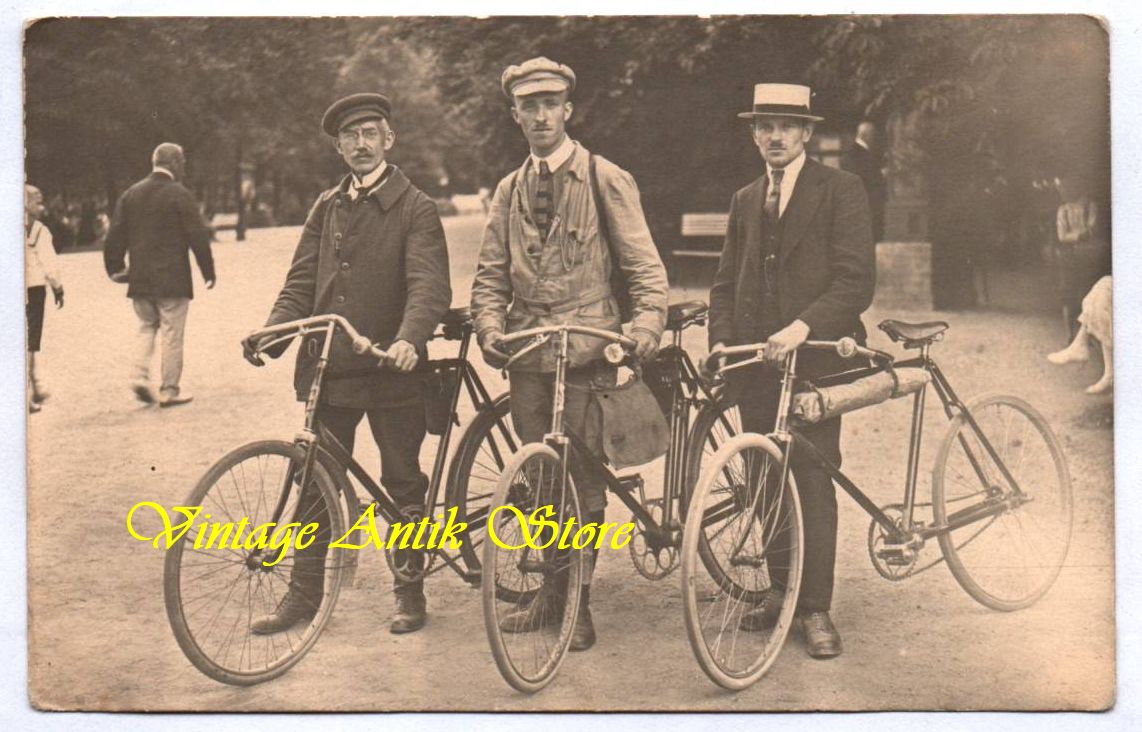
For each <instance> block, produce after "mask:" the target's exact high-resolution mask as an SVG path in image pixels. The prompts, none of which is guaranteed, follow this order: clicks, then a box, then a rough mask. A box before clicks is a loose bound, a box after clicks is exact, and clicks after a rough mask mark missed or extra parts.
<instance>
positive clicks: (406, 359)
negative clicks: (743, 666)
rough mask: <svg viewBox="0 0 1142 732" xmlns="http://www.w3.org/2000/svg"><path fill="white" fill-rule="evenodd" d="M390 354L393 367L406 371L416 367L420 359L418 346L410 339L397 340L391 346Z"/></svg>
mask: <svg viewBox="0 0 1142 732" xmlns="http://www.w3.org/2000/svg"><path fill="white" fill-rule="evenodd" d="M388 354H389V362H390V363H392V365H393V368H395V369H396V370H397V371H402V372H404V373H408V372H409V371H412V370H413V369H414V368H416V364H417V362H418V361H419V360H420V356H419V355H418V354H417V352H416V346H414V345H412V344H411V343H409V342H408V341H395V342H394V343H393V344H392V345H391V346H389V350H388Z"/></svg>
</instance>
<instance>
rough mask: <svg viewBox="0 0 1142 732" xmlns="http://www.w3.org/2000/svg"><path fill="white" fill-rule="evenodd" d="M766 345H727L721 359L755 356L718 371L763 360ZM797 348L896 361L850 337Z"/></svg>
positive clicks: (884, 362) (887, 362) (886, 362)
mask: <svg viewBox="0 0 1142 732" xmlns="http://www.w3.org/2000/svg"><path fill="white" fill-rule="evenodd" d="M765 346H766V342H765V341H762V342H761V343H746V344H744V345H741V346H727V347H726V348H722V349H721V350H719V351H718V352H717V355H718V356H720V357H721V359H724V358H726V357H729V356H744V355H752V356H753V358H750V359H748V360H745V361H738V362H736V363H732V364H727V363H725V362H724V361H723V363H722V364H721V365H720V366H719V367H718V369H717V373H718V374H722V373H725V372H726V371H730V370H732V369H735V368H740V367H742V366H745V365H747V364H752V363H757V362H759V361H761V360H762V352H763V351H764V350H765ZM797 350H799V351H800V350H816V351H834V352H836V354H837V355H838V356H840V357H841V358H855V357H857V356H860V357H862V358H867V359H869V360H871V361H875V362H876V363H878V364H880V365H882V366H891V365H892V363H893V362H894V361H895V359H894V358H893V356H892V354H889V353H885V352H884V351H878V350H876V349H875V348H868V347H866V346H862V345H860V344H859V343H857V342H856V340H854V339H853V338H848V337H845V338H841V339H840V340H836V341H805V342H804V343H802V344H801V345H800V346H798V347H797ZM710 355H711V357H713V356H714V355H715V354H713V353H711V354H710Z"/></svg>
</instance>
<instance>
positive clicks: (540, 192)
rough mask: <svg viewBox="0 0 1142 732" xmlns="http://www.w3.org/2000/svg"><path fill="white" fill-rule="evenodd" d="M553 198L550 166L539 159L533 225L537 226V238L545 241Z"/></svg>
mask: <svg viewBox="0 0 1142 732" xmlns="http://www.w3.org/2000/svg"><path fill="white" fill-rule="evenodd" d="M554 198H555V181H554V180H553V177H552V175H551V168H549V167H547V161H545V160H541V161H539V179H538V180H537V181H536V186H535V210H534V211H532V214H533V215H534V216H535V225H536V226H537V227H538V228H539V238H540V240H541V241H547V234H548V233H549V232H550V230H551V209H552V201H553V200H554Z"/></svg>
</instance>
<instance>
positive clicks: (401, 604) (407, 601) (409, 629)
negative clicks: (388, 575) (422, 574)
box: [389, 582, 428, 635]
mask: <svg viewBox="0 0 1142 732" xmlns="http://www.w3.org/2000/svg"><path fill="white" fill-rule="evenodd" d="M393 595H394V597H396V611H395V612H393V619H392V623H391V624H390V625H389V632H390V633H392V634H394V635H400V634H402V633H414V632H416V631H418V630H420V629H421V628H423V627H424V623H425V621H426V620H428V601H427V600H426V599H425V597H424V583H423V582H397V583H396V584H395V586H394V588H393Z"/></svg>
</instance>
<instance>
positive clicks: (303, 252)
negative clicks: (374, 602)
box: [246, 94, 452, 635]
mask: <svg viewBox="0 0 1142 732" xmlns="http://www.w3.org/2000/svg"><path fill="white" fill-rule="evenodd" d="M391 118H392V105H391V104H390V102H389V100H388V98H387V97H385V96H383V95H381V94H352V95H350V96H347V97H345V98H343V99H339V100H338V101H336V102H334V103H333V104H332V105H330V107H329V109H328V110H327V111H326V112H325V115H324V116H323V117H322V120H321V127H322V129H323V130H324V131H325V133H326V134H328V135H329V136H330V137H332V138H333V140H334V147H336V149H337V151H338V153H339V154H340V155H341V157H342V158H343V159H344V160H345V163H346V164H347V165H348V166H349V169H350V173H349V174H348V175H346V176H345V177H344V178H342V179H341V182H340V183H338V184H337V185H336V186H334V187H333V188H330V189H329V190H327V191H325V192H324V193H322V194H321V195H320V196H319V197H318V199H317V201H316V203H314V204H313V208H312V209H311V210H310V212H309V216H308V218H307V219H306V222H305V228H304V229H303V230H302V234H301V240H300V241H299V242H298V245H297V250H296V251H295V253H294V257H293V264H292V265H291V266H290V269H289V273H288V274H287V275H286V281H285V284H284V285H283V286H282V289H281V293H280V294H279V295H278V298H277V302H275V303H274V307H273V309H272V311H271V312H270V317H269V319H268V320H267V321H266V324H267V325H276V324H278V323H284V322H287V321H291V320H297V319H299V318H305V317H309V316H312V315H320V314H327V313H337V314H339V315H343V316H344V317H345V318H346V319H347V320H348V321H349V322H350V323H352V324H353V327H354V328H356V329H357V331H358V332H360V333H361V335H363V336H366V337H367V338H368V339H369V340H370V341H371V342H373V343H377V344H379V345H380V347H381V348H382V349H384V350H385V351H387V352H388V353H389V355H390V359H391V363H387V364H386V366H387V368H384V369H377V368H376V365H377V364H376V361H375V359H371V358H370V357H368V356H359V355H357V354H355V353H353V350H352V347H351V344H350V342H349V340H348V339H347V338H345V337H344V336H342V335H340V334H339V335H338V336H337V337H336V338H335V339H334V341H333V344H332V350H331V352H330V357H329V365H328V368H329V373H330V374H336V373H338V372H342V373H345V372H350V373H352V374H353V375H352V376H349V375H348V374H346V376H345V377H343V378H337V379H328V380H327V381H326V382H325V383H324V385H323V387H322V394H321V403H320V404H319V405H318V410H317V418H318V420H319V421H320V422H321V424H322V425H323V426H324V427H325V428H326V429H328V430H329V432H330V433H332V434H333V436H334V437H336V438H337V440H338V441H340V442H341V444H342V445H344V446H345V447H346V449H348V450H349V451H350V452H352V450H353V442H354V436H355V434H356V431H357V425H358V423H359V422H360V421H361V419H362V418H363V417H368V420H369V428H370V430H371V431H372V433H373V439H374V440H375V441H376V443H377V447H378V448H379V449H380V452H381V470H382V473H383V474H382V475H381V483H382V484H383V485H384V486H385V488H386V489H387V490H388V492H389V494H390V495H391V496H392V497H393V499H394V500H395V501H396V502H397V505H398V506H399V507H400V508H401V509H402V511H404V513H405V514H406V516H408V517H409V520H419V519H420V515H421V513H423V502H424V495H425V491H426V490H427V488H428V478H427V477H426V476H425V475H424V473H422V472H421V470H420V465H419V455H420V446H421V443H422V442H423V441H424V436H425V431H426V427H425V416H424V402H423V399H424V397H423V389H422V380H423V371H424V369H423V366H424V364H425V362H426V360H427V351H426V344H427V342H428V339H429V338H430V337H431V336H432V333H433V331H434V330H435V329H436V326H437V324H438V323H439V322H440V319H441V318H442V317H443V316H444V314H445V313H446V312H447V311H448V306H449V305H450V304H451V302H452V290H451V288H450V286H449V271H448V248H447V245H446V243H445V240H444V228H443V226H442V225H441V223H440V216H439V214H438V213H437V209H436V204H435V203H434V202H433V201H432V199H430V198H429V197H428V196H427V195H425V194H424V193H423V192H422V191H420V190H419V189H418V188H416V187H415V186H414V185H412V183H410V182H409V180H408V178H406V177H405V175H404V173H402V172H401V171H400V169H398V168H397V167H396V166H394V165H392V164H390V163H388V162H386V161H385V154H386V153H387V152H388V150H389V149H391V148H392V146H393V143H394V142H395V140H396V135H395V133H394V132H393V129H392V127H391V126H390V120H391ZM394 262H395V263H397V264H396V265H394ZM311 338H312V339H314V340H311ZM249 345H252V344H247V349H246V356H247V359H248V360H250V361H251V363H254V364H255V365H261V360H260V359H259V358H258V357H257V356H256V355H255V354H254V352H253V349H252V348H250V347H249ZM320 346H321V341H320V336H312V337H311V336H307V337H306V338H305V339H304V340H303V341H302V343H301V344H300V348H299V350H298V356H297V368H296V371H295V374H294V387H295V389H296V391H297V398H298V400H299V401H304V400H305V399H306V397H307V396H308V393H309V387H310V383H311V381H312V379H313V376H314V371H315V368H316V366H317V360H318V356H319V354H320V352H321V348H320ZM271 355H273V356H277V355H280V351H278V352H277V353H271ZM316 498H317V496H316V490H314V491H312V492H310V491H309V490H308V489H307V491H304V492H303V493H302V497H301V499H299V504H300V503H301V502H307V503H306V504H305V505H312V504H313V502H314V500H316ZM300 511H301V509H300V508H299V512H300ZM317 515H318V516H319V518H320V517H321V516H324V512H323V511H319V512H318V514H317ZM334 538H336V537H334ZM328 542H329V528H328V527H327V526H324V527H323V528H322V531H320V532H319V533H318V540H317V541H315V542H314V543H313V544H311V545H310V546H309V548H307V549H306V550H301V551H298V552H297V555H296V557H295V562H294V568H293V572H292V574H291V577H290V584H289V591H288V592H287V593H286V594H285V596H284V597H283V599H282V602H281V603H280V604H279V606H278V608H277V609H276V610H275V611H274V612H273V613H270V614H269V615H266V616H263V617H260V618H257V619H255V620H254V621H253V623H252V624H251V630H252V632H254V633H257V634H263V635H268V634H272V633H278V632H281V631H284V630H287V629H289V628H291V627H293V626H295V625H297V624H299V623H303V622H308V621H309V620H310V619H311V618H313V617H314V615H315V614H316V612H317V610H318V608H319V607H320V605H321V603H322V602H323V594H324V593H323V589H324V579H323V578H324V571H325V555H326V550H327V548H328ZM406 552H407V554H406ZM396 554H397V556H395V557H394V559H395V560H396V561H397V562H398V563H400V564H402V565H405V567H404V568H405V569H406V570H408V571H409V573H411V574H416V573H417V572H418V571H419V570H420V569H422V568H423V562H424V556H423V553H422V552H420V551H415V550H400V551H398V552H397V553H396ZM393 593H394V595H395V596H396V612H395V614H394V615H393V619H392V625H391V626H390V630H391V631H392V632H393V633H408V632H411V631H415V630H418V629H419V628H421V627H422V626H423V625H424V622H425V618H426V610H425V607H426V603H425V598H424V589H423V584H422V582H421V581H420V580H417V581H414V582H407V581H403V580H401V579H394V585H393Z"/></svg>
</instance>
